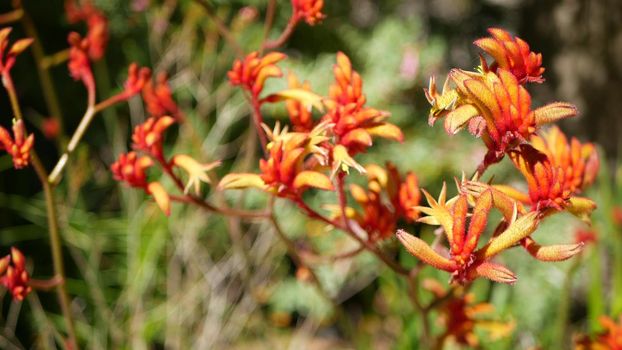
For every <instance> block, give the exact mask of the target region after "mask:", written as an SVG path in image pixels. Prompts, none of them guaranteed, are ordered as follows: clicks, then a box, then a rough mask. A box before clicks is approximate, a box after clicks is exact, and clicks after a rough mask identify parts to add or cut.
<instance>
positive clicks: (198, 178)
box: [172, 154, 221, 194]
mask: <svg viewBox="0 0 622 350" xmlns="http://www.w3.org/2000/svg"><path fill="white" fill-rule="evenodd" d="M172 163H173V165H174V166H177V167H179V168H181V169H183V170H184V171H185V172H187V173H188V183H187V184H186V188H185V189H184V192H185V193H188V190H189V189H190V187H194V192H195V193H196V194H199V193H200V192H201V182H204V183H207V184H209V183H211V182H210V179H209V176H207V172H208V171H210V170H212V169H214V168H216V167H218V166H219V165H220V164H221V162H220V161H215V162H212V163H207V164H202V163H199V162H198V161H196V160H195V159H194V158H192V157H190V156H187V155H185V154H178V155H176V156H174V157H173V160H172Z"/></svg>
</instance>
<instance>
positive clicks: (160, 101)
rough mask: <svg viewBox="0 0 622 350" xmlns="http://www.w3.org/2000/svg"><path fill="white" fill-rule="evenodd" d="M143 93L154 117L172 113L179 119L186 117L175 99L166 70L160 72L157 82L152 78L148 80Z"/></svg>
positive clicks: (148, 109)
mask: <svg viewBox="0 0 622 350" xmlns="http://www.w3.org/2000/svg"><path fill="white" fill-rule="evenodd" d="M142 95H143V100H144V101H145V104H146V105H147V111H148V112H149V114H151V116H152V117H162V116H165V115H170V116H173V117H174V118H175V120H177V121H182V120H183V119H184V117H183V114H182V112H181V111H180V110H179V107H177V103H175V100H174V99H173V94H172V92H171V88H170V86H169V84H168V79H167V77H166V73H165V72H161V73H159V74H158V76H157V78H156V81H155V84H154V83H153V82H152V81H151V80H149V81H147V82H146V84H145V86H144V87H143V90H142Z"/></svg>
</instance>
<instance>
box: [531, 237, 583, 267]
mask: <svg viewBox="0 0 622 350" xmlns="http://www.w3.org/2000/svg"><path fill="white" fill-rule="evenodd" d="M523 246H524V247H525V249H526V250H527V252H529V254H530V255H531V256H533V257H534V258H536V259H538V260H540V261H546V262H553V261H564V260H567V259H570V258H572V257H573V256H575V255H577V254H579V253H581V251H583V247H584V246H585V244H584V243H583V242H579V243H575V244H559V245H550V246H541V245H539V244H538V243H536V241H534V240H533V239H531V238H527V239H526V240H525V243H523Z"/></svg>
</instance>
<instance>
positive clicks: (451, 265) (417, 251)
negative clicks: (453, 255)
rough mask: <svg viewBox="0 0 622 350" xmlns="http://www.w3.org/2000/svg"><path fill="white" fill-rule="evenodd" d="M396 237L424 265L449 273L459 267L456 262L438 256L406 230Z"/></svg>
mask: <svg viewBox="0 0 622 350" xmlns="http://www.w3.org/2000/svg"><path fill="white" fill-rule="evenodd" d="M395 235H396V236H397V239H398V240H399V241H400V243H402V245H403V246H404V248H406V250H407V251H408V252H409V253H410V254H412V255H413V256H415V257H416V258H418V259H420V260H421V261H423V262H424V263H426V264H428V265H430V266H433V267H435V268H437V269H441V270H444V271H448V272H453V271H455V270H456V268H457V266H456V263H455V262H454V261H452V260H449V259H448V258H446V257H443V256H442V255H440V254H438V253H437V252H436V251H434V249H432V248H431V247H430V246H429V245H428V244H427V243H425V242H424V241H423V240H421V239H420V238H417V237H415V236H413V235H411V234H409V233H407V232H406V231H404V230H398V231H397V233H396V234H395Z"/></svg>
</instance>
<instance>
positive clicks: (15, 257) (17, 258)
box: [11, 247, 26, 269]
mask: <svg viewBox="0 0 622 350" xmlns="http://www.w3.org/2000/svg"><path fill="white" fill-rule="evenodd" d="M11 261H12V262H13V265H15V266H17V267H19V268H20V269H23V268H24V266H25V265H26V258H25V257H24V254H22V252H20V251H19V249H17V248H15V247H11Z"/></svg>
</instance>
